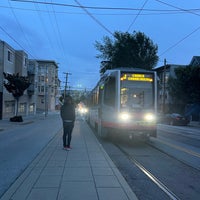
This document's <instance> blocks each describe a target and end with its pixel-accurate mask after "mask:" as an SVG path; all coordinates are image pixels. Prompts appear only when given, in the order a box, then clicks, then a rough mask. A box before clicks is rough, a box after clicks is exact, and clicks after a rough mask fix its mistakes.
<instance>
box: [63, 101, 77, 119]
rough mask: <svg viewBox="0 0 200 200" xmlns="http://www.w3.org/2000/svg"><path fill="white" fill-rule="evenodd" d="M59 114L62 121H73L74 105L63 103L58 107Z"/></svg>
mask: <svg viewBox="0 0 200 200" xmlns="http://www.w3.org/2000/svg"><path fill="white" fill-rule="evenodd" d="M60 115H61V118H62V120H63V121H72V122H74V121H75V107H74V105H73V104H72V103H64V105H62V107H61V109H60Z"/></svg>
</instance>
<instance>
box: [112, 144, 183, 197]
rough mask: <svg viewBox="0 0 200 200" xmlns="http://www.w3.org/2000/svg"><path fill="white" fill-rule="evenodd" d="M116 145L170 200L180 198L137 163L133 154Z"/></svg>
mask: <svg viewBox="0 0 200 200" xmlns="http://www.w3.org/2000/svg"><path fill="white" fill-rule="evenodd" d="M116 146H117V147H118V148H119V149H120V151H122V152H123V153H124V154H125V155H126V157H127V158H128V159H129V160H130V161H131V162H132V163H133V164H134V165H136V166H137V167H138V168H139V169H140V170H141V171H142V172H143V173H144V174H145V175H146V176H147V177H148V178H149V179H150V180H151V181H152V182H153V183H154V184H156V185H157V186H158V187H159V188H160V189H161V190H162V191H163V192H164V193H165V194H166V195H167V196H168V197H169V199H172V200H180V198H179V197H177V195H175V194H174V193H173V192H172V191H171V190H170V189H169V188H168V187H167V186H166V185H165V184H163V183H162V182H161V181H160V180H159V179H158V178H156V177H155V176H154V175H153V174H152V173H151V172H150V171H149V170H148V169H147V168H145V167H144V166H143V165H142V164H141V163H139V162H138V161H137V160H136V159H134V158H133V156H130V155H129V154H128V153H127V152H126V151H125V150H124V149H123V148H121V147H120V146H119V145H117V144H116Z"/></svg>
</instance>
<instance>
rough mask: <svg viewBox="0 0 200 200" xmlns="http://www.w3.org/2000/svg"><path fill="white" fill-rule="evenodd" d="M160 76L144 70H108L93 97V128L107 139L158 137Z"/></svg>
mask: <svg viewBox="0 0 200 200" xmlns="http://www.w3.org/2000/svg"><path fill="white" fill-rule="evenodd" d="M156 114H157V75H156V72H154V71H148V70H143V69H129V68H128V69H126V68H120V69H113V70H107V71H106V72H105V73H104V74H103V75H102V77H101V79H100V80H99V82H98V83H97V85H96V87H95V88H94V89H93V90H92V92H91V94H90V97H89V113H88V122H89V124H90V125H91V126H92V127H93V128H95V129H96V130H97V131H98V135H99V136H101V137H103V138H105V137H107V136H108V134H109V133H113V134H120V135H128V136H129V137H130V138H137V137H143V138H149V137H150V136H152V137H156V135H157V123H156Z"/></svg>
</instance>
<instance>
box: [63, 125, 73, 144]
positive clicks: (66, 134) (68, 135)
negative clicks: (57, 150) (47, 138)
mask: <svg viewBox="0 0 200 200" xmlns="http://www.w3.org/2000/svg"><path fill="white" fill-rule="evenodd" d="M73 128H74V123H73V122H63V147H67V146H70V143H71V139H72V131H73Z"/></svg>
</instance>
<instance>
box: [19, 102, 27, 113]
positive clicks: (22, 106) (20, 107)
mask: <svg viewBox="0 0 200 200" xmlns="http://www.w3.org/2000/svg"><path fill="white" fill-rule="evenodd" d="M25 111H26V103H20V104H19V112H20V113H25Z"/></svg>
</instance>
